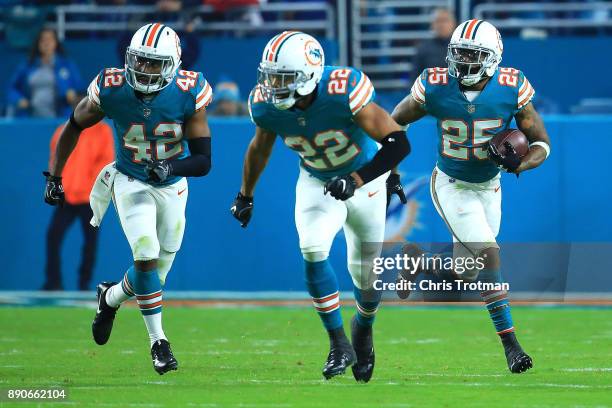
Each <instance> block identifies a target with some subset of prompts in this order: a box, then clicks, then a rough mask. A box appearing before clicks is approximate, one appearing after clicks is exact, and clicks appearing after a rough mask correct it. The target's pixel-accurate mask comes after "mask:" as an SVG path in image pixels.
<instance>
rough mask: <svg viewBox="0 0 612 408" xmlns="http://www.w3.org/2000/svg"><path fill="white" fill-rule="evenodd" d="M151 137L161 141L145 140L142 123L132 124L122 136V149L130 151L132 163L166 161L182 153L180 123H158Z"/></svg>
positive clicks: (181, 129) (181, 128)
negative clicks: (151, 160)
mask: <svg viewBox="0 0 612 408" xmlns="http://www.w3.org/2000/svg"><path fill="white" fill-rule="evenodd" d="M153 135H154V136H157V137H160V138H161V137H163V139H157V140H147V136H146V133H145V125H144V123H133V124H132V126H130V128H129V129H128V131H127V132H125V134H124V135H123V147H125V148H126V149H128V150H131V151H132V161H133V162H135V163H140V162H142V159H157V160H168V159H171V158H173V157H175V156H178V155H179V154H181V153H182V152H183V146H182V145H181V143H180V141H181V139H182V138H183V127H182V125H181V124H180V123H160V124H158V125H157V126H155V129H153Z"/></svg>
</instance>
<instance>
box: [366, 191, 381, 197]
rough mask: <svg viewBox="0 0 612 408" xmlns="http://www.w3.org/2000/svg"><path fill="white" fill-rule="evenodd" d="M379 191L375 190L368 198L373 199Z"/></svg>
mask: <svg viewBox="0 0 612 408" xmlns="http://www.w3.org/2000/svg"><path fill="white" fill-rule="evenodd" d="M379 191H380V190H376V191H375V192H373V193H368V197H374V196H375V195H376V194H378V192H379Z"/></svg>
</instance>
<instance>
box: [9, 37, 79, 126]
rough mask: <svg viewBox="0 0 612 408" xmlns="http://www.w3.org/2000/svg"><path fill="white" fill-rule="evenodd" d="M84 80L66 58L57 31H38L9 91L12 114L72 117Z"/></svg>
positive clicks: (10, 114) (11, 82)
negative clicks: (71, 113)
mask: <svg viewBox="0 0 612 408" xmlns="http://www.w3.org/2000/svg"><path fill="white" fill-rule="evenodd" d="M82 90H83V82H82V80H81V75H80V74H79V71H78V69H77V67H76V65H75V64H74V63H73V62H72V61H71V60H69V59H67V58H66V56H65V53H64V49H63V47H62V44H61V43H60V42H59V40H58V38H57V33H56V32H55V31H54V30H51V29H49V28H46V29H43V30H41V31H40V33H39V34H38V36H37V38H36V41H35V42H34V45H33V47H32V51H31V53H30V58H29V59H28V61H27V62H25V63H23V64H21V65H20V66H19V67H17V70H16V72H15V74H14V76H13V78H12V79H11V81H10V84H9V90H8V105H9V112H8V113H9V116H33V117H45V118H52V117H57V116H68V115H70V112H71V111H72V108H73V107H74V106H75V105H76V103H77V102H78V101H79V93H80V92H81V91H82Z"/></svg>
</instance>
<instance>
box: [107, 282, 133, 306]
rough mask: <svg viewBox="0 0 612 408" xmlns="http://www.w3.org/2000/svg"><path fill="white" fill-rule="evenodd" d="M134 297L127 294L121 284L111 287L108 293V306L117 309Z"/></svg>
mask: <svg viewBox="0 0 612 408" xmlns="http://www.w3.org/2000/svg"><path fill="white" fill-rule="evenodd" d="M132 296H133V295H132ZM132 296H130V295H126V294H125V292H124V291H123V288H122V287H121V282H120V283H118V284H116V285H114V286H111V287H110V289H108V290H107V291H106V296H105V299H106V304H107V305H109V306H110V307H114V308H117V307H119V306H120V305H121V304H122V303H123V302H125V301H126V300H128V299H129V298H131V297H132Z"/></svg>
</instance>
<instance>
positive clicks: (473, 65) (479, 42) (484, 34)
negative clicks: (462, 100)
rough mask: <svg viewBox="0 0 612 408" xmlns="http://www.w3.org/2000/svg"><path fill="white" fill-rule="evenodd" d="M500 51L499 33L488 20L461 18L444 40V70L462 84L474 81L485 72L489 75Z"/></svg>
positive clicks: (493, 68)
mask: <svg viewBox="0 0 612 408" xmlns="http://www.w3.org/2000/svg"><path fill="white" fill-rule="evenodd" d="M503 51H504V45H503V43H502V39H501V35H500V34H499V31H497V28H495V27H494V26H493V25H492V24H491V23H488V22H486V21H483V20H468V21H465V22H463V23H461V24H459V26H458V27H457V28H456V29H455V31H453V35H452V37H451V40H450V43H449V44H448V54H447V56H446V62H447V63H448V73H449V74H450V75H451V76H453V77H455V78H457V79H458V80H459V82H461V83H462V84H463V85H466V86H470V85H474V84H476V83H478V82H479V81H480V80H482V79H483V78H484V77H485V76H488V77H490V76H493V74H494V73H495V70H496V69H497V67H498V66H499V63H500V62H501V60H502V52H503Z"/></svg>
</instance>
